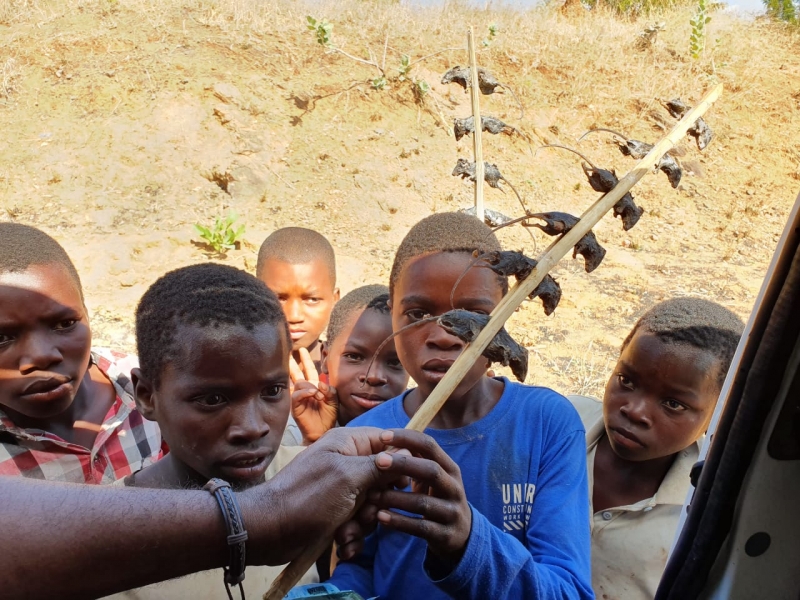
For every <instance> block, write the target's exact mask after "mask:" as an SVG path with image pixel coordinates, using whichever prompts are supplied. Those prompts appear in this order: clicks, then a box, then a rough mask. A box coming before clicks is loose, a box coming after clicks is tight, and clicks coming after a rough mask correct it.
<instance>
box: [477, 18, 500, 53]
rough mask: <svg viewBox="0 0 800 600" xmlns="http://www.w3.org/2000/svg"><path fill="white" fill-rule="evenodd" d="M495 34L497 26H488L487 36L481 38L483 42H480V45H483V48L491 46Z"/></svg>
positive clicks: (493, 24)
mask: <svg viewBox="0 0 800 600" xmlns="http://www.w3.org/2000/svg"><path fill="white" fill-rule="evenodd" d="M497 32H498V29H497V25H496V24H495V23H492V24H491V25H489V35H488V36H487V37H485V38H483V40H481V44H483V47H484V48H488V47H489V46H491V45H492V42H493V41H494V38H496V37H497Z"/></svg>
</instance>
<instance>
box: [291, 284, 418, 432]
mask: <svg viewBox="0 0 800 600" xmlns="http://www.w3.org/2000/svg"><path fill="white" fill-rule="evenodd" d="M388 302H389V288H388V287H386V286H385V285H365V286H362V287H360V288H356V289H354V290H353V291H352V292H350V293H348V294H347V295H345V297H344V298H342V299H341V300H340V301H339V302H337V303H336V306H334V307H333V312H332V313H331V319H330V323H329V324H328V332H327V336H326V338H327V339H326V341H325V343H324V344H323V345H322V363H321V365H320V368H321V370H322V373H323V374H325V375H327V376H328V383H327V384H325V383H319V384H318V385H314V383H313V382H310V381H298V382H297V383H296V384H295V388H294V392H293V393H292V412H293V414H294V417H295V420H296V421H297V424H298V426H299V427H300V430H301V431H302V432H303V439H304V442H306V443H311V442H314V441H316V440H317V439H319V437H320V436H321V435H322V434H323V433H325V432H326V431H327V430H328V429H330V428H331V427H333V426H334V425H335V424H336V423H338V424H339V425H341V426H344V425H347V424H348V423H349V422H350V421H352V420H353V419H355V418H356V417H358V416H361V415H362V414H364V413H365V412H367V411H368V410H369V409H371V408H374V407H376V406H378V405H379V404H381V403H382V402H385V401H386V400H389V399H391V398H394V397H395V396H398V395H399V394H401V393H402V392H403V390H405V389H406V386H407V385H408V373H406V371H405V369H403V365H401V364H400V359H398V358H397V350H395V346H394V340H392V339H389V338H390V337H391V335H392V317H391V314H390V310H389V305H388ZM387 340H388V341H387ZM384 342H386V344H385V345H384V346H383V348H382V349H381V351H380V353H379V354H378V355H377V356H375V352H377V350H378V348H380V346H381V344H383V343H384ZM373 356H374V357H375V359H374V361H373ZM368 367H369V373H367V368H368Z"/></svg>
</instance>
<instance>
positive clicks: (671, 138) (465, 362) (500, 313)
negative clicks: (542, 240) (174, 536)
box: [264, 38, 722, 600]
mask: <svg viewBox="0 0 800 600" xmlns="http://www.w3.org/2000/svg"><path fill="white" fill-rule="evenodd" d="M470 39H471V38H470ZM473 88H474V85H473ZM720 94H722V84H719V85H717V86H716V87H715V88H714V89H713V90H711V91H710V92H709V93H708V94H706V95H705V97H704V98H703V99H702V100H701V101H700V102H699V103H698V104H697V106H695V107H694V108H693V109H692V110H690V111H689V112H688V113H687V114H686V115H685V116H684V117H683V118H682V119H681V120H680V121H679V122H678V124H677V125H676V126H675V128H674V129H673V130H672V131H670V132H669V134H668V135H667V136H666V137H665V138H664V139H662V140H661V141H660V142H658V144H656V145H655V146H653V149H652V150H651V151H650V152H649V153H648V154H647V156H645V157H644V158H643V159H642V160H640V161H639V162H638V163H637V164H636V166H635V167H634V168H633V169H632V170H631V171H630V172H629V173H628V174H627V175H625V177H623V178H622V179H620V180H619V183H618V184H617V185H616V186H615V187H614V189H613V190H611V191H610V192H608V193H607V194H606V195H605V196H602V197H601V198H600V199H599V200H598V201H597V202H595V203H594V204H593V205H592V206H591V207H590V208H589V209H588V210H587V211H586V212H585V213H583V215H581V219H580V221H579V222H578V223H577V224H576V225H575V227H573V228H572V229H571V230H570V231H569V232H568V233H566V234H565V235H564V236H563V237H561V238H559V239H558V240H556V241H555V242H553V243H552V244H551V245H550V247H549V248H548V249H547V250H546V251H545V252H544V254H543V255H542V256H541V257H540V258H539V259H538V264H537V265H536V268H535V269H533V271H532V272H531V274H530V275H529V276H528V277H527V278H526V279H524V280H522V281H520V282H518V283H517V284H516V285H515V286H514V287H513V288H512V289H511V291H509V293H508V294H506V296H505V298H503V299H502V300H501V301H500V303H499V304H498V305H497V306H496V307H495V309H494V310H493V311H492V315H491V319H489V322H488V323H487V324H486V327H484V328H483V330H482V331H481V332H480V334H478V337H477V338H475V341H474V342H472V343H471V344H468V345H467V346H466V347H465V348H464V351H463V352H462V353H461V354H460V355H459V357H458V358H457V359H456V361H455V362H454V363H453V365H452V366H451V367H450V369H448V371H447V373H445V376H444V377H443V378H442V380H441V381H440V382H439V383H438V384H437V385H436V387H435V388H434V390H433V391H432V392H431V395H430V396H428V398H427V399H426V400H425V402H424V403H423V404H422V406H421V407H420V408H419V410H418V411H417V412H416V414H415V415H414V416H413V417H412V418H411V421H409V423H408V425H407V426H406V429H413V430H414V431H424V430H425V428H426V427H427V426H428V425H429V424H430V422H431V421H432V420H433V418H434V417H435V416H436V414H437V413H438V412H439V410H440V409H441V407H442V406H443V405H444V403H445V402H446V401H447V399H448V398H449V397H450V394H452V393H453V390H454V389H456V387H457V386H458V384H459V383H461V380H462V379H463V378H464V376H465V375H466V374H467V371H469V370H470V369H471V368H472V365H474V364H475V361H476V360H478V358H479V357H480V356H481V354H483V351H484V350H485V349H486V347H487V346H488V345H489V342H491V341H492V339H494V336H495V335H496V334H497V332H498V331H500V329H501V328H502V327H503V325H504V324H505V322H506V320H508V318H509V317H510V316H511V315H512V314H514V311H515V310H516V308H517V307H518V306H519V305H520V304H522V302H523V301H524V300H525V299H526V298H527V297H528V294H530V293H531V292H532V291H533V290H534V288H536V286H537V285H539V283H541V281H542V279H544V276H545V275H546V274H547V273H548V272H549V271H550V270H551V269H552V268H553V267H554V266H555V264H556V263H557V262H558V261H559V260H561V259H562V258H563V257H564V255H566V254H567V253H568V252H569V251H570V250H571V249H572V247H573V246H574V245H575V244H577V243H578V240H580V239H581V238H582V237H583V236H584V235H586V234H587V233H588V232H589V230H591V229H592V228H593V227H594V226H595V225H596V224H597V223H598V221H600V219H601V218H603V216H604V215H605V214H606V213H607V212H608V211H609V210H611V209H612V208H613V206H614V205H615V204H616V203H617V202H618V201H619V199H620V198H622V197H623V196H624V195H625V194H626V193H627V192H628V191H630V189H631V188H632V187H633V186H634V185H635V184H636V183H637V182H638V181H639V180H640V179H641V178H642V177H644V176H645V175H646V174H647V173H651V172H652V171H653V167H654V166H655V165H656V163H657V162H658V161H659V159H660V158H661V157H662V156H663V155H664V154H666V153H667V151H669V150H670V149H672V148H673V147H674V146H675V144H677V143H678V142H679V141H680V140H682V139H683V137H684V136H685V135H686V132H687V130H688V129H689V128H690V127H691V126H692V125H693V124H694V122H695V121H696V120H697V118H698V117H701V116H702V115H703V114H704V113H705V112H706V111H707V110H708V108H709V107H710V106H711V104H713V103H714V101H715V100H716V99H717V98H719V96H720ZM329 544H330V541H329V540H317V542H316V543H314V544H313V546H312V547H310V549H309V550H308V551H306V552H304V553H303V554H302V555H301V556H299V557H298V558H297V559H295V560H294V561H292V563H291V564H290V565H289V566H288V567H286V569H284V571H283V572H282V573H281V574H280V575H279V576H278V578H277V579H276V580H275V582H274V583H273V584H272V587H271V588H270V589H269V591H268V592H267V593H266V594H264V600H281V599H282V598H283V596H284V595H286V593H287V592H288V591H289V590H290V589H291V588H292V587H293V586H294V585H295V584H296V583H297V582H298V581H299V580H300V578H301V577H302V576H303V574H304V573H305V572H306V571H308V569H310V568H311V567H312V566H313V565H314V562H315V561H316V560H317V557H318V556H319V555H320V554H322V552H323V551H324V550H325V549H326V548H327V547H328V545H329Z"/></svg>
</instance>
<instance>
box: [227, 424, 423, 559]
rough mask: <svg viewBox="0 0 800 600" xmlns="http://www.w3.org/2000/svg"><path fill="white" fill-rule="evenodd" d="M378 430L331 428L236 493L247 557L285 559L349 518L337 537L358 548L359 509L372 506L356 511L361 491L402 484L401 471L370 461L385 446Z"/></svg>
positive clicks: (331, 532)
mask: <svg viewBox="0 0 800 600" xmlns="http://www.w3.org/2000/svg"><path fill="white" fill-rule="evenodd" d="M380 433H381V430H380V429H375V428H372V427H347V428H344V427H343V428H340V429H333V430H331V431H329V432H328V433H327V434H326V435H324V436H323V437H322V438H320V440H319V441H318V442H316V443H315V444H314V445H313V446H310V447H309V448H307V449H306V450H304V451H303V452H301V453H300V454H299V455H298V456H297V457H296V458H295V459H294V460H292V462H291V463H289V464H288V465H287V466H286V467H285V468H284V469H282V470H281V471H279V472H278V474H277V475H275V477H273V478H272V479H270V480H269V481H267V482H266V483H264V484H261V485H258V486H254V487H252V488H250V489H249V490H246V491H244V492H241V493H239V494H237V497H238V498H239V504H240V506H241V507H242V514H243V519H244V523H245V526H246V528H247V530H248V533H249V535H250V538H249V540H248V542H247V557H248V563H250V564H272V565H275V564H282V563H286V562H289V561H291V560H293V559H294V558H296V557H297V556H298V555H300V553H301V552H302V551H303V550H304V549H305V548H306V547H307V546H309V545H312V544H313V543H315V542H316V541H317V540H319V538H321V537H322V538H332V537H333V536H334V531H336V530H337V529H338V528H339V527H340V526H341V525H343V524H344V523H346V522H348V521H351V520H352V521H353V522H354V523H356V525H349V526H347V527H343V528H341V529H340V532H339V535H337V539H339V540H340V541H341V542H342V545H343V546H344V547H347V546H348V544H351V545H350V546H349V547H350V548H351V549H355V548H360V544H361V542H362V541H363V537H364V535H366V532H367V525H366V523H367V522H368V521H369V519H368V518H365V515H366V513H368V512H369V511H370V510H371V511H373V512H377V509H376V508H374V507H373V508H372V509H369V508H368V507H366V506H365V507H364V508H363V509H362V510H360V511H357V508H358V507H360V506H361V505H362V502H363V501H364V499H365V497H366V493H367V491H368V490H370V489H372V488H376V489H385V488H387V487H389V486H392V485H396V486H399V487H405V486H406V485H407V480H405V479H404V478H403V477H402V475H399V474H397V473H395V472H392V471H391V470H385V469H384V470H380V469H378V467H377V466H376V464H375V460H376V457H375V455H376V454H377V453H379V452H382V451H384V450H386V448H387V446H386V444H385V443H384V442H383V441H382V440H381V439H380ZM362 522H363V523H364V525H361V523H362ZM353 554H355V552H353Z"/></svg>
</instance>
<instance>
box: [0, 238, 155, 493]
mask: <svg viewBox="0 0 800 600" xmlns="http://www.w3.org/2000/svg"><path fill="white" fill-rule="evenodd" d="M91 345H92V332H91V329H90V327H89V317H88V312H87V310H86V306H85V305H84V301H83V290H82V287H81V282H80V278H79V277H78V273H77V271H76V270H75V266H74V265H73V264H72V261H71V260H70V258H69V256H67V253H66V252H65V251H64V249H63V248H62V247H61V246H60V245H59V244H58V242H56V241H55V240H54V239H53V238H51V237H50V236H48V235H47V234H45V233H44V232H42V231H39V230H38V229H35V228H33V227H29V226H26V225H21V224H18V223H0V475H12V476H14V475H16V476H23V477H32V478H36V479H47V480H51V481H69V482H74V483H93V484H100V483H111V482H112V481H114V480H116V479H119V478H121V477H124V476H126V475H129V474H130V473H132V472H134V471H138V470H139V469H141V468H142V467H144V466H147V465H149V464H150V463H151V462H153V461H155V460H157V459H158V458H160V457H161V455H162V450H161V434H160V431H159V429H158V426H157V425H156V424H155V423H152V422H150V421H147V420H145V419H143V418H142V416H141V415H140V414H139V413H138V412H137V411H136V405H135V403H134V400H133V394H132V392H133V388H132V386H131V382H130V378H129V377H128V373H129V371H130V368H131V367H132V366H135V362H133V361H131V359H129V358H127V357H125V356H124V355H122V354H119V353H115V352H110V351H95V352H92V347H91Z"/></svg>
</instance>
